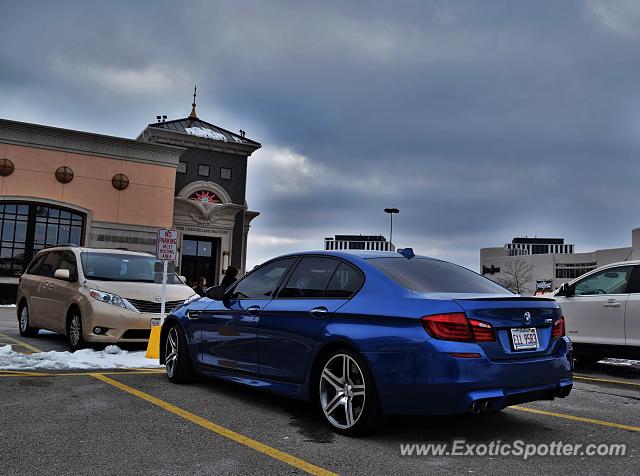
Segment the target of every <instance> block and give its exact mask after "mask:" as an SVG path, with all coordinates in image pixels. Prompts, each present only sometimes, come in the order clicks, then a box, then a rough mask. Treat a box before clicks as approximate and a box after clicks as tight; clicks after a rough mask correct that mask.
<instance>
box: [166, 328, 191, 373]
mask: <svg viewBox="0 0 640 476" xmlns="http://www.w3.org/2000/svg"><path fill="white" fill-rule="evenodd" d="M164 345H165V353H164V359H165V364H164V365H165V370H166V372H167V378H168V379H169V381H170V382H172V383H189V382H192V381H193V377H194V372H193V365H192V364H191V357H189V350H188V346H187V339H186V337H185V335H184V332H183V331H182V328H181V327H180V326H179V325H178V324H173V325H171V327H169V330H168V331H167V337H166V339H165V342H164Z"/></svg>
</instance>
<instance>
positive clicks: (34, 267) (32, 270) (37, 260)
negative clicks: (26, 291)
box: [26, 253, 47, 274]
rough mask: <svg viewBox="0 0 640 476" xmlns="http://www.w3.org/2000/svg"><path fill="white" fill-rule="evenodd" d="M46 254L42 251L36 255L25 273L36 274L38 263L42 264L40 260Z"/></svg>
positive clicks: (42, 259) (38, 267)
mask: <svg viewBox="0 0 640 476" xmlns="http://www.w3.org/2000/svg"><path fill="white" fill-rule="evenodd" d="M46 255H47V254H46V253H42V254H41V255H38V256H36V258H35V259H34V260H33V261H32V262H31V264H30V265H29V267H28V268H27V271H26V274H38V271H39V269H40V265H41V264H42V261H44V257H45V256H46Z"/></svg>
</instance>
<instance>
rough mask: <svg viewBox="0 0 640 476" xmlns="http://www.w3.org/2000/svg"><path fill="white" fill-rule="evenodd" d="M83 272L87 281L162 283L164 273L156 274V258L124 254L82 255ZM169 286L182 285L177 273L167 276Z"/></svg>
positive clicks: (87, 253)
mask: <svg viewBox="0 0 640 476" xmlns="http://www.w3.org/2000/svg"><path fill="white" fill-rule="evenodd" d="M80 258H81V260H82V271H83V273H84V276H85V277H86V278H87V279H93V280H96V281H135V282H140V283H158V282H162V273H156V272H155V264H156V263H158V262H159V261H158V260H157V259H156V258H155V257H154V256H141V255H127V254H122V253H91V252H86V253H80ZM167 284H182V281H180V278H178V276H176V274H175V273H168V274H167Z"/></svg>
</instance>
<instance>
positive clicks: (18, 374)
mask: <svg viewBox="0 0 640 476" xmlns="http://www.w3.org/2000/svg"><path fill="white" fill-rule="evenodd" d="M96 373H99V374H102V375H122V374H126V375H131V374H142V375H159V374H162V373H164V370H155V369H148V370H121V371H119V372H118V371H113V372H109V371H107V372H95V371H94V372H62V373H44V372H42V373H38V372H22V371H20V370H16V371H11V370H0V377H77V376H80V375H84V376H87V375H90V376H92V377H93V376H94V375H95V374H96Z"/></svg>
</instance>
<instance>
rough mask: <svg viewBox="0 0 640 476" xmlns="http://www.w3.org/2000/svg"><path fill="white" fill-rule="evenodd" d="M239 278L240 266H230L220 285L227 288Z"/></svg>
mask: <svg viewBox="0 0 640 476" xmlns="http://www.w3.org/2000/svg"><path fill="white" fill-rule="evenodd" d="M237 279H238V268H236V267H234V266H229V267H228V268H227V270H226V271H225V273H224V278H222V282H221V283H220V286H222V287H223V288H225V289H227V288H228V287H229V286H231V285H232V284H233V283H235V282H236V280H237Z"/></svg>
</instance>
